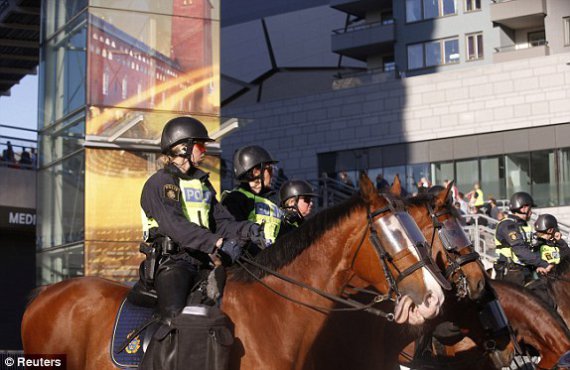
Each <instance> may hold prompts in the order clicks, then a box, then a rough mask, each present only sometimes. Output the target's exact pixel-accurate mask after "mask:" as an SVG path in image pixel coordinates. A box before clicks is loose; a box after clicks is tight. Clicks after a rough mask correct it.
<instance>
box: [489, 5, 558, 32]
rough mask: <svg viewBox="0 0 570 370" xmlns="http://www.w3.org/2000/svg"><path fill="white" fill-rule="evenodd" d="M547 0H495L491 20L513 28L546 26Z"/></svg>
mask: <svg viewBox="0 0 570 370" xmlns="http://www.w3.org/2000/svg"><path fill="white" fill-rule="evenodd" d="M546 14H547V13H546V0H493V3H491V21H493V22H495V23H498V24H500V25H503V26H506V27H509V28H511V29H513V30H517V29H521V28H533V27H544V17H545V16H546Z"/></svg>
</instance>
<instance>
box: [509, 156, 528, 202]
mask: <svg viewBox="0 0 570 370" xmlns="http://www.w3.org/2000/svg"><path fill="white" fill-rule="evenodd" d="M505 169H506V180H507V197H510V196H511V195H512V194H513V193H516V192H517V191H526V192H529V193H530V191H531V189H530V163H529V153H515V154H507V155H506V156H505Z"/></svg>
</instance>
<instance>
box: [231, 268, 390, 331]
mask: <svg viewBox="0 0 570 370" xmlns="http://www.w3.org/2000/svg"><path fill="white" fill-rule="evenodd" d="M242 261H243V262H246V263H248V264H250V265H252V266H254V267H256V268H258V269H260V270H263V271H265V272H266V273H268V274H270V275H273V276H275V277H276V278H279V279H281V280H283V281H286V282H288V283H290V284H293V285H296V286H299V287H301V288H304V289H307V290H309V291H311V292H313V293H316V294H317V295H319V296H321V297H324V298H327V299H329V300H331V301H333V302H337V303H340V304H343V305H345V306H348V307H349V308H328V307H320V306H317V305H313V304H309V303H306V302H302V301H299V300H297V299H294V298H291V297H288V296H286V295H284V294H282V293H280V292H278V291H277V290H275V289H273V288H272V287H270V286H269V285H267V284H266V283H265V282H263V281H262V279H261V278H259V277H257V276H256V275H255V274H254V273H253V272H252V271H251V270H249V269H248V268H247V267H246V266H245V265H244V264H243V263H242ZM237 264H238V265H240V266H241V267H242V268H243V269H245V270H246V271H247V272H248V273H249V274H250V275H251V276H253V277H254V278H255V280H257V281H258V282H259V283H260V284H262V285H263V286H264V287H266V288H267V289H269V290H271V291H272V292H273V293H275V294H277V295H279V296H280V297H282V298H285V299H287V300H289V301H291V302H294V303H297V304H300V305H302V306H304V307H307V308H311V309H314V310H316V311H319V312H321V313H326V312H334V311H365V312H369V313H372V314H374V315H376V316H382V317H384V318H386V319H387V320H388V321H394V314H393V313H391V312H390V313H387V312H384V311H382V310H379V309H377V308H373V307H372V306H373V305H375V304H377V303H380V302H383V301H385V300H387V299H388V298H389V296H388V295H386V296H382V295H376V296H375V297H374V298H373V300H372V302H370V303H369V304H362V303H360V302H357V301H354V300H352V299H345V298H342V297H338V296H336V295H334V294H330V293H327V292H325V291H322V290H320V289H317V288H314V287H312V286H310V285H307V284H305V283H303V282H300V281H297V280H295V279H292V278H290V277H288V276H285V275H283V274H281V273H279V272H277V271H274V270H272V269H270V268H268V267H266V266H263V265H261V264H259V263H257V262H255V261H253V260H251V259H249V258H246V257H241V258H240V259H239V260H238V261H237Z"/></svg>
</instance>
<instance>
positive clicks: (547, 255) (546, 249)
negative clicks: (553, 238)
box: [540, 244, 560, 265]
mask: <svg viewBox="0 0 570 370" xmlns="http://www.w3.org/2000/svg"><path fill="white" fill-rule="evenodd" d="M540 258H542V259H543V260H545V261H546V262H548V263H553V264H555V265H557V264H559V263H560V249H558V247H553V246H550V245H548V244H543V245H541V246H540Z"/></svg>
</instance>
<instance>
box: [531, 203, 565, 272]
mask: <svg viewBox="0 0 570 370" xmlns="http://www.w3.org/2000/svg"><path fill="white" fill-rule="evenodd" d="M534 235H535V238H534V247H535V248H536V249H538V251H539V252H540V257H541V258H542V259H543V260H545V261H546V262H548V263H549V264H553V265H557V264H559V263H560V260H562V259H565V258H568V257H570V249H569V248H568V244H567V243H566V241H565V240H564V239H562V234H561V233H560V229H559V228H558V221H557V220H556V217H554V216H553V215H551V214H548V213H544V214H542V215H540V216H538V218H537V219H536V221H535V222H534Z"/></svg>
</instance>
